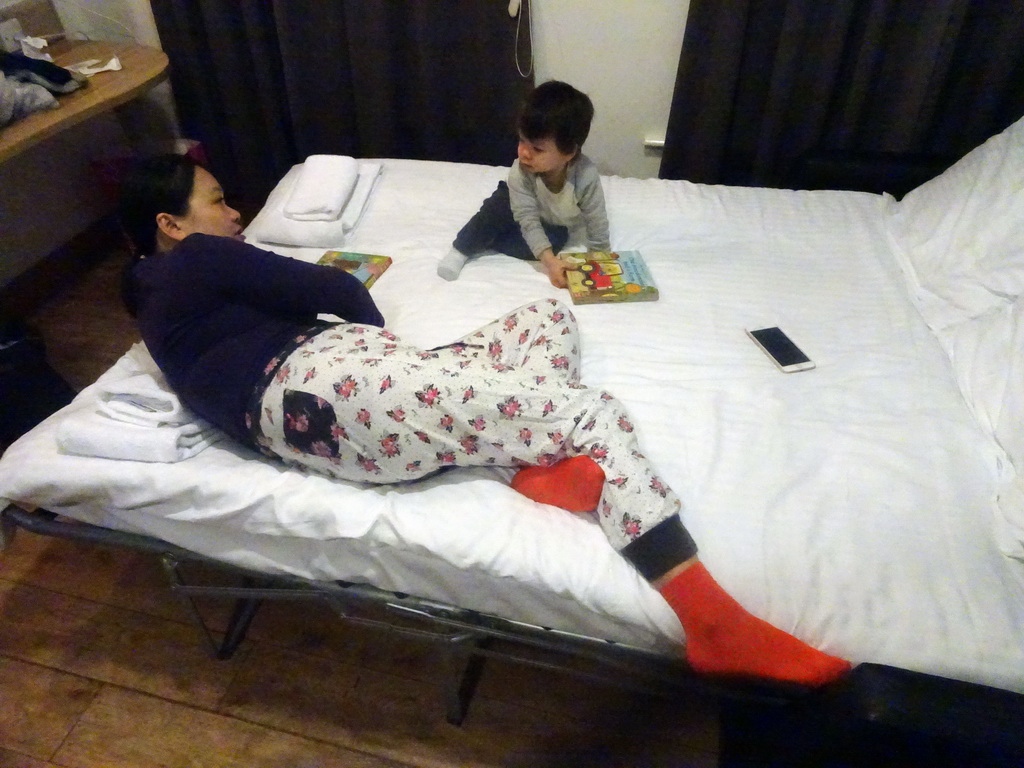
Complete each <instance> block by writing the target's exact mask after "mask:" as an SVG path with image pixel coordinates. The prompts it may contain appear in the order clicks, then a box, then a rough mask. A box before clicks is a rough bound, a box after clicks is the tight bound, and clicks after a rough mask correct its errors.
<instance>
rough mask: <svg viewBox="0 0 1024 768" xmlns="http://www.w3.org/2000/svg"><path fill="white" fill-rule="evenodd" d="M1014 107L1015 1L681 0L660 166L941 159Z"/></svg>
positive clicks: (760, 180)
mask: <svg viewBox="0 0 1024 768" xmlns="http://www.w3.org/2000/svg"><path fill="white" fill-rule="evenodd" d="M1022 114H1024V9H1022V5H1021V2H1020V0H927V1H926V2H922V1H921V0H827V1H826V2H822V0H692V1H691V4H690V11H689V18H688V19H687V22H686V31H685V35H684V41H683V48H682V52H681V54H680V61H679V71H678V76H677V79H676V86H675V93H674V95H673V99H672V107H671V113H670V117H669V124H668V130H667V132H666V139H665V151H664V154H663V159H662V164H661V171H660V175H661V177H662V178H678V179H689V180H691V181H697V182H705V183H723V184H740V185H758V186H786V181H787V179H790V178H792V177H793V175H794V170H795V168H796V166H797V165H798V164H799V163H800V162H801V161H802V160H803V159H805V158H807V157H808V156H809V155H814V154H817V155H819V156H820V155H822V154H827V153H830V152H832V153H835V152H847V153H854V154H855V155H862V156H876V155H884V156H890V155H891V156H905V157H915V158H933V159H938V160H943V159H944V160H946V161H948V162H952V160H955V159H956V158H957V157H960V156H962V155H963V154H964V153H966V152H967V151H969V150H970V149H972V148H973V147H975V146H976V145H978V144H980V143H981V142H982V141H984V140H985V139H986V138H988V137H989V136H992V135H994V134H995V133H998V132H999V131H1001V130H1002V129H1003V128H1005V127H1006V126H1007V125H1009V124H1010V123H1012V122H1013V121H1014V120H1015V119H1017V118H1019V117H1020V116H1021V115H1022ZM948 162H947V163H946V164H948Z"/></svg>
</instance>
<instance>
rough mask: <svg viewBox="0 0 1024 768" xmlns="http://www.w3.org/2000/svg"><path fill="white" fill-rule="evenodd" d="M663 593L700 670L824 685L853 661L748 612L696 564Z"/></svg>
mask: <svg viewBox="0 0 1024 768" xmlns="http://www.w3.org/2000/svg"><path fill="white" fill-rule="evenodd" d="M659 591H660V592H661V594H662V596H663V597H664V598H665V600H667V601H668V604H669V605H671V606H672V610H674V611H675V612H676V615H678V616H679V620H680V621H681V622H682V625H683V630H684V631H685V632H686V660H687V661H688V662H689V663H690V666H691V667H693V669H694V670H695V671H697V672H700V673H702V674H707V675H719V676H725V677H739V678H744V677H748V678H750V677H754V678H763V679H771V680H778V681H782V682H789V683H797V684H800V685H807V686H814V687H817V686H821V685H825V684H826V683H830V682H832V681H834V680H836V679H838V678H840V677H842V676H843V675H844V674H845V673H846V672H848V671H849V669H850V663H849V662H848V661H844V660H843V659H839V658H836V657H835V656H829V655H828V654H827V653H823V652H821V651H819V650H816V649H815V648H812V647H811V646H809V645H807V644H806V643H804V642H803V641H801V640H798V639H797V638H795V637H793V636H792V635H790V634H788V633H786V632H783V631H782V630H781V629H777V628H776V627H773V626H772V625H771V624H768V623H767V622H765V621H762V620H761V619H759V618H757V617H756V616H754V615H752V614H750V613H748V612H747V611H746V610H745V609H744V608H743V607H742V606H741V605H740V604H739V603H737V602H736V601H735V600H734V599H733V598H732V597H730V596H729V595H728V594H727V593H726V592H725V590H723V589H722V588H721V586H719V584H718V583H717V582H716V581H715V580H714V578H712V576H711V574H710V573H708V571H707V569H706V568H705V567H704V565H703V564H702V563H700V562H695V563H693V564H692V565H690V566H689V567H688V568H686V569H685V570H683V571H682V573H679V574H677V575H676V576H675V577H673V578H672V579H671V580H669V581H668V583H667V584H663V585H662V586H660V587H659Z"/></svg>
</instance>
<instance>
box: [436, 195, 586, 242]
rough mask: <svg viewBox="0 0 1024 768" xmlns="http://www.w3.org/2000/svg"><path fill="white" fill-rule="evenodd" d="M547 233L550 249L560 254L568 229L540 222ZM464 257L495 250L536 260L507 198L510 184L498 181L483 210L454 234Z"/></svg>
mask: <svg viewBox="0 0 1024 768" xmlns="http://www.w3.org/2000/svg"><path fill="white" fill-rule="evenodd" d="M541 226H543V227H544V233H545V234H546V235H547V236H548V240H550V241H551V249H552V250H553V251H554V252H555V253H558V252H559V251H560V250H562V248H564V247H565V243H566V241H567V240H568V239H569V230H568V228H566V227H563V226H560V225H558V224H548V223H547V222H541ZM452 245H454V246H455V248H456V250H458V251H459V253H461V254H463V255H464V256H470V257H472V256H476V255H478V254H480V253H481V252H483V251H486V250H495V251H498V252H499V253H504V254H506V255H507V256H514V257H515V258H517V259H524V260H526V261H533V258H534V256H533V253H532V252H531V251H530V247H529V246H528V245H527V244H526V240H525V239H524V238H523V233H522V230H520V229H519V225H518V224H517V223H516V220H515V219H514V218H512V205H511V203H510V202H509V198H508V184H506V183H505V182H504V181H501V182H498V188H497V189H496V190H494V193H493V194H492V195H491V196H490V197H488V198H487V199H486V200H484V203H483V205H482V206H480V210H479V211H477V212H476V214H475V215H474V216H473V218H471V219H470V220H469V221H468V222H467V223H466V226H464V227H463V228H462V229H461V230H459V234H458V235H456V236H455V242H454V243H452Z"/></svg>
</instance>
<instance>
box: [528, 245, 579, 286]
mask: <svg viewBox="0 0 1024 768" xmlns="http://www.w3.org/2000/svg"><path fill="white" fill-rule="evenodd" d="M537 259H538V260H539V261H540V265H541V266H542V267H543V268H544V272H545V274H547V276H548V280H550V281H551V284H552V285H553V286H555V288H568V287H569V281H568V280H567V279H566V277H565V273H566V272H568V271H569V270H570V269H572V265H571V264H569V263H567V262H565V261H562V260H561V259H560V258H558V257H557V256H555V252H554V251H552V250H551V249H550V248H548V249H547V250H546V251H543V252H542V253H541V254H540V256H538V257H537Z"/></svg>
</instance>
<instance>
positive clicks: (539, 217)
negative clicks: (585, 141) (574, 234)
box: [508, 154, 611, 257]
mask: <svg viewBox="0 0 1024 768" xmlns="http://www.w3.org/2000/svg"><path fill="white" fill-rule="evenodd" d="M538 185H540V186H543V185H544V180H543V179H541V177H540V176H538V175H537V174H534V173H530V172H529V171H524V170H522V169H521V168H520V167H519V161H518V160H516V161H515V162H514V163H512V168H511V170H510V171H509V174H508V192H509V201H510V203H511V206H512V216H513V218H514V219H515V220H516V223H518V224H519V228H520V229H521V230H522V232H523V237H524V238H525V239H526V244H527V245H529V246H530V251H531V252H532V253H533V255H534V257H537V256H539V255H540V254H541V253H542V252H543V251H544V250H545V249H547V248H550V247H551V241H550V240H548V237H547V235H546V234H544V229H543V227H541V221H545V222H547V223H549V224H562V225H565V226H567V227H569V228H570V229H572V228H574V227H575V226H576V225H578V224H579V223H580V222H581V221H582V223H583V225H584V227H585V229H586V233H587V247H588V248H589V249H590V250H592V251H610V250H611V242H610V241H609V239H608V213H607V212H606V210H605V204H604V190H603V189H602V188H601V177H600V175H599V174H598V172H597V166H596V165H595V164H594V162H593V161H592V160H591V159H590V158H588V157H587V156H586V155H584V154H579V155H577V156H576V158H574V159H573V160H572V161H571V162H570V163H569V166H568V168H567V169H566V178H565V185H566V187H567V188H569V189H570V191H571V194H572V196H573V198H574V199H575V201H576V211H575V215H574V216H571V217H566V216H565V215H564V212H561V213H560V212H558V211H555V210H552V209H551V208H550V206H549V205H548V204H547V201H548V199H549V198H550V193H548V194H547V195H545V194H543V192H541V193H540V194H538Z"/></svg>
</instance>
